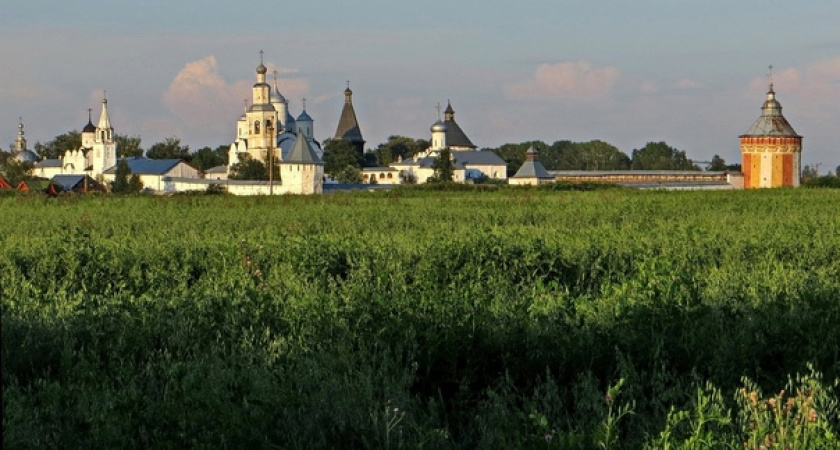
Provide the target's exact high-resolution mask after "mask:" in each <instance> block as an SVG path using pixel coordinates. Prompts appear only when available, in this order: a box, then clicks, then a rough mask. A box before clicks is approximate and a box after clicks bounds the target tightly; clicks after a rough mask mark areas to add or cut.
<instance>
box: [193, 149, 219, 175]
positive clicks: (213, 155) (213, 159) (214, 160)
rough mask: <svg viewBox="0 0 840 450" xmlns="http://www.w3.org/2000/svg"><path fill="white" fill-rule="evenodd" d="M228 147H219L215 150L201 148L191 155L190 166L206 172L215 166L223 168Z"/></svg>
mask: <svg viewBox="0 0 840 450" xmlns="http://www.w3.org/2000/svg"><path fill="white" fill-rule="evenodd" d="M227 153H228V147H227V146H226V145H220V146H218V147H216V148H215V149H212V148H210V147H202V148H200V149H199V150H198V151H197V152H195V153H193V154H192V160H191V162H192V164H193V165H194V166H195V168H196V169H198V170H207V169H210V168H213V167H216V166H223V165H225V164H227V160H228V155H227Z"/></svg>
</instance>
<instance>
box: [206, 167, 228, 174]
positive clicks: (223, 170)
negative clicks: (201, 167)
mask: <svg viewBox="0 0 840 450" xmlns="http://www.w3.org/2000/svg"><path fill="white" fill-rule="evenodd" d="M227 171H228V166H225V165H221V166H216V167H211V168H209V169H207V170H205V171H204V173H227Z"/></svg>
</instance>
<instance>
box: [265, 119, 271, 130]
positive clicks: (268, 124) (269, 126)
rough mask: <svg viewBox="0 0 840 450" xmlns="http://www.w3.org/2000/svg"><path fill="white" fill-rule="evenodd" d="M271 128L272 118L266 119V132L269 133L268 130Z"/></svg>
mask: <svg viewBox="0 0 840 450" xmlns="http://www.w3.org/2000/svg"><path fill="white" fill-rule="evenodd" d="M270 128H271V119H265V132H266V133H268V130H269V129H270Z"/></svg>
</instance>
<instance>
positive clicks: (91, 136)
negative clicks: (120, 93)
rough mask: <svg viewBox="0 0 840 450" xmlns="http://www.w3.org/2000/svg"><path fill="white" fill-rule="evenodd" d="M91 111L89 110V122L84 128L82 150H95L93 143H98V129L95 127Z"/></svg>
mask: <svg viewBox="0 0 840 450" xmlns="http://www.w3.org/2000/svg"><path fill="white" fill-rule="evenodd" d="M91 111H92V110H91V109H90V108H88V121H87V124H86V125H85V126H84V128H82V148H93V143H94V142H95V141H96V127H95V126H94V125H93V119H92V118H91Z"/></svg>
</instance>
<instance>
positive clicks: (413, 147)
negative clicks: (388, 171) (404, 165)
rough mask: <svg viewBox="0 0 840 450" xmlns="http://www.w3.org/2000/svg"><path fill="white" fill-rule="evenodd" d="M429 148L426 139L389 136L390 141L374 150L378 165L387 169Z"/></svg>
mask: <svg viewBox="0 0 840 450" xmlns="http://www.w3.org/2000/svg"><path fill="white" fill-rule="evenodd" d="M427 148H429V141H427V140H425V139H412V138H410V137H406V136H396V135H395V136H388V140H387V141H386V142H383V143H381V144H379V145H378V146H377V147H376V149H375V150H373V152H372V153H373V156H374V157H375V160H376V165H378V166H380V167H387V166H388V165H389V164H391V163H392V162H394V161H397V160H398V159H400V158H403V159H404V158H408V157H410V156H412V155H414V154H416V153H419V152H423V151H425V150H426V149H427Z"/></svg>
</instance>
